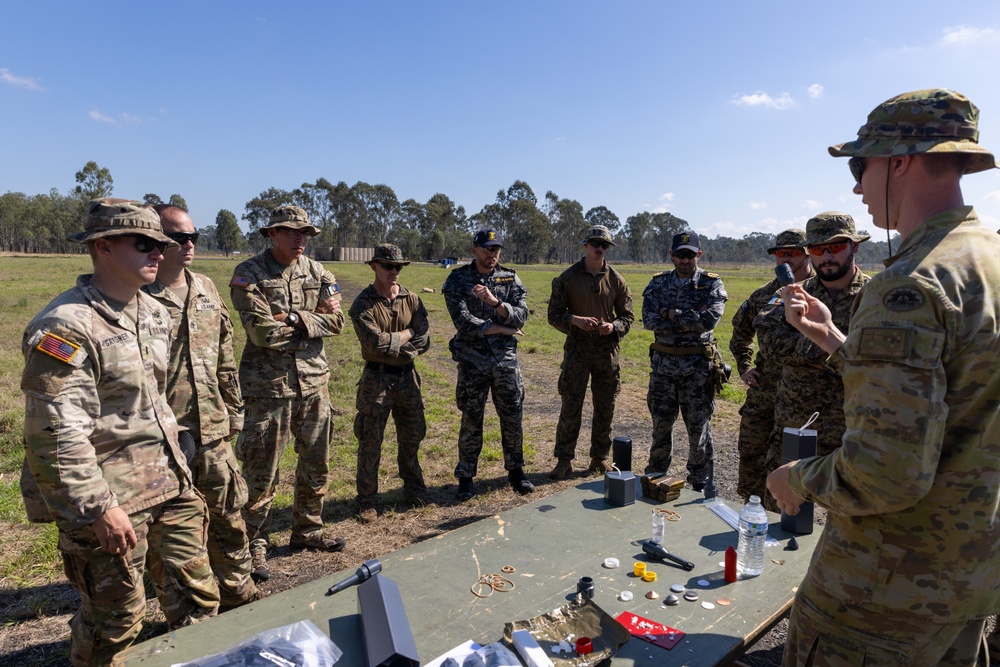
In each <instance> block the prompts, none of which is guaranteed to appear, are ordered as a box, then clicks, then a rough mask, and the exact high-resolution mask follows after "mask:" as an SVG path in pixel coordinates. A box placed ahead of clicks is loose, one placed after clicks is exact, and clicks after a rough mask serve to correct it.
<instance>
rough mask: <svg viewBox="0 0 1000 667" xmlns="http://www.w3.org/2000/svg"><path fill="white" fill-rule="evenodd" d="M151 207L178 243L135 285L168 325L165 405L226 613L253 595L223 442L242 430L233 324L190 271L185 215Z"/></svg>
mask: <svg viewBox="0 0 1000 667" xmlns="http://www.w3.org/2000/svg"><path fill="white" fill-rule="evenodd" d="M154 208H155V210H156V212H157V213H158V214H159V215H160V225H161V226H162V227H163V233H164V234H165V235H166V236H167V237H169V238H170V239H171V240H172V241H174V242H175V243H177V244H178V247H176V248H175V247H171V248H167V250H166V252H164V254H163V259H161V260H160V264H159V267H158V269H157V273H156V281H155V282H153V283H151V284H149V285H146V286H144V287H143V288H142V290H143V291H144V292H145V293H147V294H149V295H150V296H151V297H153V298H154V299H156V300H157V301H158V302H159V303H160V305H161V306H163V307H164V308H165V309H166V310H167V312H168V313H170V319H171V322H173V330H172V332H171V339H170V358H169V363H168V365H167V402H168V403H169V404H170V408H171V409H172V410H173V412H174V415H175V416H176V417H177V423H178V424H180V426H181V427H182V428H184V429H186V430H187V434H188V436H190V437H191V438H192V440H193V442H194V444H195V446H196V449H195V451H194V456H193V457H192V458H191V460H190V461H189V462H188V465H189V467H190V468H191V472H192V473H193V475H194V485H195V487H196V488H197V489H198V491H200V492H201V494H202V495H203V496H204V498H205V504H206V505H208V512H209V516H210V517H211V519H210V521H209V524H208V553H209V557H210V559H211V561H212V571H213V572H215V578H216V580H217V581H218V584H219V593H220V596H221V604H220V606H219V609H220V611H226V610H227V609H232V608H234V607H239V606H241V605H244V604H246V603H248V602H253V601H254V600H257V599H259V598H260V597H261V596H260V593H259V592H258V591H257V586H256V585H255V583H254V581H253V580H252V579H251V577H250V546H249V544H248V542H247V534H246V528H245V526H244V524H243V517H242V515H241V514H240V510H241V509H242V508H243V505H244V504H246V501H247V486H246V482H244V481H243V477H242V476H241V475H240V470H239V465H238V464H237V462H236V457H235V456H234V455H233V448H232V447H231V446H230V444H229V440H230V439H231V438H232V437H233V436H234V435H236V434H237V433H238V432H239V431H240V429H242V428H243V397H242V396H241V395H240V382H239V376H238V375H237V372H236V357H235V355H234V354H233V323H232V320H230V319H229V309H227V308H226V304H225V303H223V301H222V297H220V296H219V292H218V291H217V290H216V288H215V283H213V282H212V280H211V279H210V278H209V277H208V276H204V275H201V274H200V273H194V272H192V271H191V268H190V267H191V264H192V263H193V262H194V246H195V243H196V242H197V240H198V233H197V232H196V231H195V227H194V222H193V221H192V220H191V217H190V216H189V215H188V214H187V212H186V211H185V210H184V209H182V208H180V207H178V206H173V205H171V204H161V205H159V206H155V207H154ZM150 572H151V574H152V575H153V580H154V581H155V582H156V583H157V585H158V586H163V587H166V586H170V585H171V582H170V581H169V579H166V578H164V577H162V576H161V575H162V574H163V568H162V564H161V563H160V562H159V559H158V558H153V557H151V558H150Z"/></svg>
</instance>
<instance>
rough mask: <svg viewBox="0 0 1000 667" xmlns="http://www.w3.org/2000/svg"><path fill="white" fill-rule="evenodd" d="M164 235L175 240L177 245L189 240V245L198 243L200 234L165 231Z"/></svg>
mask: <svg viewBox="0 0 1000 667" xmlns="http://www.w3.org/2000/svg"><path fill="white" fill-rule="evenodd" d="M166 236H167V237H169V238H170V239H171V240H173V241H177V244H178V245H184V244H185V243H187V242H188V241H190V242H191V245H195V244H197V243H198V237H199V236H200V234H198V232H191V233H188V232H167V233H166Z"/></svg>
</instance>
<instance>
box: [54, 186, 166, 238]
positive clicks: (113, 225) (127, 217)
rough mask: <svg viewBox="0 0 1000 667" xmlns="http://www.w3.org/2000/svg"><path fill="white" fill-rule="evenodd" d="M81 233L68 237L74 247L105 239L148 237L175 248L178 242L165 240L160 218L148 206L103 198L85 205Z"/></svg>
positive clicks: (131, 201)
mask: <svg viewBox="0 0 1000 667" xmlns="http://www.w3.org/2000/svg"><path fill="white" fill-rule="evenodd" d="M86 211H87V218H86V220H84V223H83V231H82V232H78V233H76V234H73V235H72V236H69V237H67V240H69V241H72V242H73V243H89V242H90V241H95V240H97V239H99V238H104V237H107V236H148V237H149V238H151V239H155V240H157V241H160V242H161V243H166V244H167V245H168V246H169V247H173V248H176V247H177V246H178V244H177V241H174V240H172V239H171V238H170V237H168V236H164V234H163V227H162V226H160V215H159V214H158V213H157V212H156V211H155V210H154V209H153V207H152V206H150V205H149V204H144V203H143V202H141V201H134V200H131V199H117V198H115V197H104V198H102V199H93V200H91V201H89V202H87V206H86Z"/></svg>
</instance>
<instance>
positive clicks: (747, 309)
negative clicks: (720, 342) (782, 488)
mask: <svg viewBox="0 0 1000 667" xmlns="http://www.w3.org/2000/svg"><path fill="white" fill-rule="evenodd" d="M805 240H806V233H805V232H804V231H803V230H801V229H786V230H785V231H783V232H781V233H780V234H778V237H777V239H776V240H775V245H774V246H772V247H770V248H768V249H767V254H769V255H773V256H774V263H775V265H778V266H780V265H782V264H787V265H788V267H789V268H791V270H792V275H793V276H794V277H795V281H796V282H801V281H803V280H805V279H806V278H808V277H810V276H811V275H813V272H812V264H810V263H809V255H808V254H806V251H805V250H803V249H802V248H800V247H799V244H800V243H802V242H803V241H805ZM779 287H781V284H780V283H779V282H778V279H777V278H772V279H771V280H770V281H768V282H767V283H765V284H764V285H761V286H760V287H758V288H757V289H755V290H754V291H753V293H751V294H750V296H749V297H748V298H747V300H746V301H744V302H743V305H741V306H740V307H739V308H738V309H737V310H736V314H735V315H733V335H732V338H730V339H729V351H730V352H732V354H733V357H734V358H735V359H736V369H737V371H738V372H739V374H740V378H741V379H742V380H743V382H744V383H745V384H746V386H747V397H746V400H745V401H744V402H743V406H742V407H741V408H740V435H739V443H738V449H739V454H740V471H739V482H738V484H737V487H736V492H737V493H738V494H739V495H740V497H742V498H743V499H744V500H748V499H749V498H750V496H758V497H760V498H763V497H764V495H765V494H764V492H765V491H766V488H765V486H764V479H765V478H766V477H767V471H766V469H765V468H764V461H765V460H766V459H767V443H768V438H770V436H771V429H772V428H773V427H774V399H775V392H776V390H777V385H778V378H779V377H780V375H781V360H780V359H778V360H777V361H775V360H773V357H772V354H771V351H770V350H769V349H768V348H767V347H766V346H765V345H764V344H763V342H762V341H758V343H759V345H758V348H757V357H756V359H755V358H754V356H753V339H754V335H755V334H756V332H757V329H756V328H755V327H754V318H756V317H757V314H758V313H759V312H760V311H761V310H763V309H764V307H766V306H767V305H768V304H769V303H771V302H772V300H775V301H776V300H777V299H778V296H777V294H776V293H777V291H778V288H779Z"/></svg>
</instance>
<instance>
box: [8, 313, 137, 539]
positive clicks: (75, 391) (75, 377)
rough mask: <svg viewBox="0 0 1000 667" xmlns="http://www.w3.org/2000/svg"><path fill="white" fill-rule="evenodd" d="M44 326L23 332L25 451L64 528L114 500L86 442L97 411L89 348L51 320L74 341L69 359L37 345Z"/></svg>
mask: <svg viewBox="0 0 1000 667" xmlns="http://www.w3.org/2000/svg"><path fill="white" fill-rule="evenodd" d="M46 333H47V332H46V330H45V329H43V328H39V329H37V330H36V331H34V332H31V333H30V335H29V334H28V333H26V336H27V338H26V345H25V346H24V350H25V357H26V359H25V367H24V374H23V376H22V380H21V389H22V391H23V392H24V399H25V401H24V457H25V463H26V464H27V465H28V468H29V469H30V470H31V474H32V476H33V477H34V479H35V482H36V483H37V487H38V491H39V492H40V493H41V496H42V498H43V500H44V501H45V505H46V506H47V507H48V509H49V512H50V514H51V515H52V517H53V518H54V519H55V521H56V523H57V524H58V525H59V527H60V528H61V529H63V530H67V531H69V530H75V529H77V528H80V527H81V526H85V525H87V524H90V523H93V522H94V521H96V520H97V519H98V518H100V517H101V516H103V515H104V513H105V512H107V511H108V510H109V509H111V508H113V507H117V506H118V501H117V499H116V497H115V495H114V494H113V493H112V492H111V489H110V487H109V486H108V483H107V482H106V481H105V479H104V476H103V473H102V472H101V468H100V466H99V465H98V463H97V455H96V452H95V450H94V447H93V445H92V444H91V443H90V434H91V433H93V431H94V428H95V427H96V420H97V417H98V416H99V415H100V414H101V404H100V400H99V399H98V397H97V396H98V394H97V376H96V373H95V369H94V361H93V358H94V357H93V351H92V350H88V345H87V340H86V337H85V336H83V335H81V334H79V333H77V332H74V331H71V330H68V329H67V328H65V327H60V326H55V327H53V328H52V329H51V333H53V334H55V335H57V336H59V337H60V338H62V339H64V340H65V341H67V342H68V343H69V344H70V345H73V346H77V347H78V348H79V349H77V351H76V353H75V354H74V355H73V356H72V358H71V359H70V360H69V361H63V360H62V359H58V358H55V357H53V356H50V355H48V354H45V353H43V352H41V351H39V350H38V349H37V345H38V344H39V343H40V342H41V340H42V337H43V336H44V335H45V334H46Z"/></svg>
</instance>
